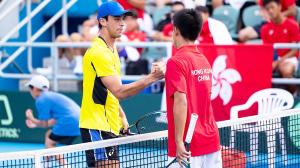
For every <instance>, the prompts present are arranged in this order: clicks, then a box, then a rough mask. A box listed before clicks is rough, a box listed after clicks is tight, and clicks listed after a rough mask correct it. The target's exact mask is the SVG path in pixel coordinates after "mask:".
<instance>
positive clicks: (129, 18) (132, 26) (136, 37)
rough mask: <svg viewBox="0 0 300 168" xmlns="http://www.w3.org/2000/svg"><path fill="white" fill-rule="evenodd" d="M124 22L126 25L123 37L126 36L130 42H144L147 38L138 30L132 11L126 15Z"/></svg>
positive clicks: (134, 13)
mask: <svg viewBox="0 0 300 168" xmlns="http://www.w3.org/2000/svg"><path fill="white" fill-rule="evenodd" d="M124 21H125V24H126V29H125V32H124V35H126V36H127V38H128V40H129V41H132V42H145V41H146V38H147V36H146V33H145V32H143V31H141V30H140V28H139V24H138V21H137V14H136V12H134V11H133V12H132V13H131V14H130V15H126V16H125V18H124Z"/></svg>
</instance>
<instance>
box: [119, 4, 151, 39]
mask: <svg viewBox="0 0 300 168" xmlns="http://www.w3.org/2000/svg"><path fill="white" fill-rule="evenodd" d="M117 1H118V2H119V3H120V4H121V5H122V6H123V7H124V9H126V10H131V11H136V13H137V15H138V23H139V26H140V29H141V30H142V31H144V32H146V33H147V35H149V36H151V35H152V34H153V33H154V32H153V21H152V18H151V17H150V15H148V14H147V13H146V12H145V6H146V0H117Z"/></svg>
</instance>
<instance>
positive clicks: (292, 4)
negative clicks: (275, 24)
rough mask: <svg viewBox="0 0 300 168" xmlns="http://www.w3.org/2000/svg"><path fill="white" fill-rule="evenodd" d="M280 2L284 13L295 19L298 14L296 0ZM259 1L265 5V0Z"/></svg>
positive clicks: (281, 0) (258, 0) (282, 0)
mask: <svg viewBox="0 0 300 168" xmlns="http://www.w3.org/2000/svg"><path fill="white" fill-rule="evenodd" d="M279 2H280V4H281V12H282V15H283V16H285V17H289V18H291V19H295V16H296V15H297V8H296V1H295V0H280V1H279ZM257 3H258V4H259V5H260V6H262V7H263V6H264V5H263V0H257Z"/></svg>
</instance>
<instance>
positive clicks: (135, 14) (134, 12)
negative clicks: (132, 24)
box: [124, 10, 138, 19]
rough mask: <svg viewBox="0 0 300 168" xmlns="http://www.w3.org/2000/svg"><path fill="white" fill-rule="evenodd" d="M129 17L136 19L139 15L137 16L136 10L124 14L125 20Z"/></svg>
mask: <svg viewBox="0 0 300 168" xmlns="http://www.w3.org/2000/svg"><path fill="white" fill-rule="evenodd" d="M127 16H131V17H133V18H135V19H137V18H138V14H137V12H136V10H130V11H129V12H128V13H126V14H124V18H126V17H127Z"/></svg>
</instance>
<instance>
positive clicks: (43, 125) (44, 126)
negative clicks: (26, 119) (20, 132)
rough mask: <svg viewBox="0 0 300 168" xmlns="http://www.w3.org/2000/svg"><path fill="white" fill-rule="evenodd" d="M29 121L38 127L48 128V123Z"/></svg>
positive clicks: (32, 119) (35, 120)
mask: <svg viewBox="0 0 300 168" xmlns="http://www.w3.org/2000/svg"><path fill="white" fill-rule="evenodd" d="M30 120H31V121H32V122H33V123H34V124H35V125H37V126H38V127H42V128H48V121H42V120H38V119H36V118H31V119H30Z"/></svg>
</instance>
